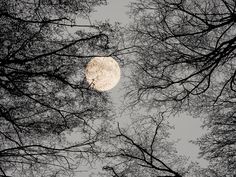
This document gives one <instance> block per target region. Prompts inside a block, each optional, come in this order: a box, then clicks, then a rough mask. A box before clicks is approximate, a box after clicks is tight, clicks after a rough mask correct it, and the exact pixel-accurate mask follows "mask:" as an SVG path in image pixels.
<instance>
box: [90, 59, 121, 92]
mask: <svg viewBox="0 0 236 177" xmlns="http://www.w3.org/2000/svg"><path fill="white" fill-rule="evenodd" d="M85 77H86V80H87V82H88V83H89V85H90V86H91V87H92V88H94V89H95V90H97V91H100V92H104V91H108V90H110V89H112V88H113V87H115V86H116V85H117V84H118V82H119V80H120V67H119V64H118V63H117V62H116V60H114V59H113V58H112V57H94V58H93V59H91V60H90V62H89V63H88V64H87V66H86V69H85Z"/></svg>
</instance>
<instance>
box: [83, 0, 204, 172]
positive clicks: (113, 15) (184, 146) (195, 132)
mask: <svg viewBox="0 0 236 177" xmlns="http://www.w3.org/2000/svg"><path fill="white" fill-rule="evenodd" d="M107 1H108V5H107V6H101V7H98V8H96V9H95V10H96V12H93V13H92V16H91V20H92V21H96V20H98V21H101V20H102V21H105V20H109V22H110V23H112V24H114V23H115V22H120V23H122V24H123V25H128V24H129V22H130V19H129V16H128V14H127V12H128V4H129V3H130V2H131V1H135V0H107ZM127 57H128V56H127ZM122 79H125V78H124V76H122V77H121V83H122V81H123V80H122ZM121 83H120V84H118V86H116V87H115V88H114V89H112V90H111V91H110V92H109V94H111V96H112V99H113V100H114V103H115V106H117V110H120V108H119V107H120V106H121V107H122V104H123V102H122V99H123V98H122V97H121V96H120V95H122V93H123V92H124V90H123V88H122V84H121ZM119 121H121V122H122V123H123V124H126V123H128V122H129V120H127V115H126V116H122V117H121V118H120V120H119ZM169 122H170V123H171V124H172V125H174V126H175V129H174V130H172V131H171V139H173V140H179V142H178V143H177V145H176V146H177V150H178V152H179V153H180V154H181V155H186V156H189V157H190V160H192V161H197V162H199V163H200V165H201V166H202V167H205V166H206V165H207V161H205V160H204V159H199V158H198V156H199V155H198V153H199V148H198V146H196V145H194V144H192V143H190V142H189V141H190V140H196V139H197V138H198V137H200V136H201V135H202V134H203V133H204V131H203V130H202V129H201V128H200V126H201V120H200V119H194V118H192V117H191V116H189V115H187V114H181V115H179V116H176V117H173V118H171V120H169ZM95 172H96V170H95ZM81 174H82V175H83V177H85V176H86V175H88V174H89V173H84V172H83V173H81ZM95 176H96V175H95Z"/></svg>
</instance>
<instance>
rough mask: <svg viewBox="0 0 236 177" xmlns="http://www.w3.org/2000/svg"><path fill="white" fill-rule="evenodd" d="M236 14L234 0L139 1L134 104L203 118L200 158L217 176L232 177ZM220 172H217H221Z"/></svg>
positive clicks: (133, 36) (135, 11)
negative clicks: (217, 172)
mask: <svg viewBox="0 0 236 177" xmlns="http://www.w3.org/2000/svg"><path fill="white" fill-rule="evenodd" d="M235 8H236V3H235V1H233V0H219V1H214V0H210V1H204V0H193V1H189V0H157V1H156V0H147V1H143V0H138V1H137V2H134V3H133V4H132V5H131V15H132V16H133V18H134V22H133V24H132V25H131V27H130V35H131V37H130V39H131V44H132V45H133V46H134V47H135V50H134V52H135V59H134V60H133V63H132V64H133V65H135V66H136V67H135V68H136V69H134V75H133V76H132V77H131V78H132V79H131V82H132V86H131V87H130V90H129V94H128V96H130V97H135V99H132V104H133V105H136V104H140V103H143V102H144V103H145V104H146V105H148V106H149V107H152V108H155V107H158V106H161V105H166V106H167V108H169V109H170V110H171V111H175V112H176V111H177V112H178V111H188V112H191V113H192V114H193V115H194V116H196V117H204V118H205V121H204V126H205V127H207V128H208V129H209V133H207V134H206V135H205V136H204V137H202V138H201V139H199V141H198V142H197V144H199V145H200V148H201V154H202V155H203V156H204V157H206V158H207V159H208V160H209V161H210V163H211V164H212V167H216V168H215V169H216V171H221V172H219V174H221V175H219V176H227V175H229V176H231V175H235V173H236V172H235V152H236V149H235V142H236V141H235V111H234V110H235V109H234V108H235V73H236V72H235V71H236V70H235V49H236V37H235V35H236V34H235V25H236V21H235V15H236V12H235ZM219 169H220V170H219Z"/></svg>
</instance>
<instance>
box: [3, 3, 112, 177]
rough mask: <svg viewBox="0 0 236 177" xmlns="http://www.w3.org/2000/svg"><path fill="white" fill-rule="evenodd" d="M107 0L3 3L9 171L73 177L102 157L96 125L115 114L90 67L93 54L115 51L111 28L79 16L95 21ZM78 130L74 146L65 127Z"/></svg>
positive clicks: (5, 164)
mask: <svg viewBox="0 0 236 177" xmlns="http://www.w3.org/2000/svg"><path fill="white" fill-rule="evenodd" d="M104 3H105V1H102V0H99V1H97V0H92V1H79V0H72V1H64V0H36V1H25V0H10V1H8V0H1V1H0V125H1V126H0V141H1V143H0V174H1V175H2V176H11V175H13V176H14V175H17V176H39V175H41V176H50V174H52V175H54V176H68V175H70V174H69V172H70V170H71V171H73V169H76V167H78V164H79V162H80V161H81V160H82V159H84V160H89V159H90V157H91V156H92V155H96V153H95V152H96V151H95V149H96V148H97V147H96V146H95V142H96V141H97V140H98V139H99V137H100V135H101V133H102V132H103V128H104V127H96V126H95V125H94V123H93V122H94V121H95V120H96V119H102V118H104V117H107V115H108V112H109V102H108V101H107V97H106V95H105V94H102V93H98V92H96V91H95V90H92V89H90V88H89V85H88V84H87V83H86V82H85V81H84V75H83V68H84V66H85V64H86V63H87V62H88V60H89V59H90V58H91V57H93V56H99V55H107V54H108V51H109V50H108V49H109V47H110V46H109V45H110V43H109V42H110V41H109V36H108V35H109V34H108V33H109V32H110V31H109V30H110V27H109V26H106V25H104V24H101V25H97V26H95V25H92V24H91V25H83V24H78V19H76V16H79V17H84V18H85V17H86V18H87V17H88V15H89V13H90V12H91V11H92V10H93V8H94V7H95V6H97V5H102V4H104ZM71 27H75V28H77V29H78V30H77V32H76V33H75V35H70V34H69V33H68V30H69V28H71ZM84 27H86V28H90V29H92V31H90V32H89V31H88V30H87V31H85V30H83V29H82V28H84ZM108 31H109V32H108ZM102 120H103V119H102ZM103 121H104V122H105V120H103ZM104 125H105V124H104ZM75 127H77V128H78V129H79V130H78V131H79V133H78V135H80V137H79V138H78V140H76V142H73V143H72V142H69V141H67V138H66V137H65V135H63V132H65V131H70V130H72V129H73V128H75ZM97 150H98V149H97ZM72 157H73V158H72Z"/></svg>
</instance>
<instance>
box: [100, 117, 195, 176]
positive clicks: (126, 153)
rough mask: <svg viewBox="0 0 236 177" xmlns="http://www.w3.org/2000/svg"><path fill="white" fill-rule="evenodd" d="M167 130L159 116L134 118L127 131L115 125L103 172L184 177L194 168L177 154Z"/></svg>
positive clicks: (125, 174)
mask: <svg viewBox="0 0 236 177" xmlns="http://www.w3.org/2000/svg"><path fill="white" fill-rule="evenodd" d="M169 129H170V127H169V125H168V124H167V123H166V121H165V120H164V114H163V113H162V114H160V115H159V117H157V118H155V117H153V116H144V117H142V118H135V120H134V122H133V123H132V125H130V126H129V128H128V129H124V128H120V126H119V125H118V129H117V132H114V135H113V136H111V138H110V141H109V143H108V145H107V146H106V147H107V149H108V150H106V158H108V161H109V163H108V164H107V165H106V166H104V168H103V169H104V170H105V171H107V172H108V176H114V177H126V176H135V177H139V176H140V177H141V176H150V177H152V176H159V177H162V176H176V177H181V176H188V175H189V174H190V172H191V169H192V168H193V166H196V164H195V165H193V163H191V162H189V161H188V159H187V158H186V157H183V156H180V155H178V154H177V151H176V149H175V148H174V144H175V143H174V142H170V140H168V136H169V133H168V130H169ZM109 159H110V160H109ZM198 172H199V171H198Z"/></svg>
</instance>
